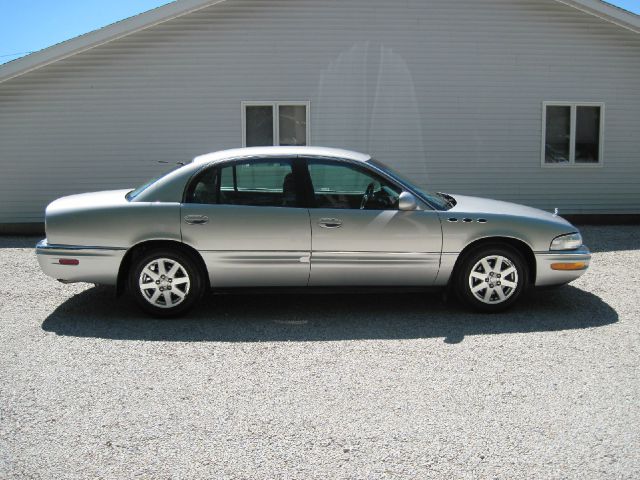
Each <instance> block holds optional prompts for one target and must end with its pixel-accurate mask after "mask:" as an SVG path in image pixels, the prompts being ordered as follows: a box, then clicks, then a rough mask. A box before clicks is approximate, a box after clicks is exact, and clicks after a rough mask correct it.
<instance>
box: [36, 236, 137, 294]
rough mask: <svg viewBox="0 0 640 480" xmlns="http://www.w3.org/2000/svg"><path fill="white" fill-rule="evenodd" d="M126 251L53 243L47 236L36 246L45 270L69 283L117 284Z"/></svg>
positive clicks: (48, 273) (41, 265)
mask: <svg viewBox="0 0 640 480" xmlns="http://www.w3.org/2000/svg"><path fill="white" fill-rule="evenodd" d="M125 253H126V249H124V248H104V247H86V246H76V245H49V243H48V242H47V239H46V238H45V239H44V240H41V241H40V242H38V244H37V245H36V257H37V258H38V263H39V264H40V268H41V269H42V271H43V272H44V273H45V274H46V275H48V276H50V277H53V278H55V279H57V280H60V281H61V282H65V283H75V282H88V283H99V284H102V285H115V284H116V283H117V280H118V270H119V269H120V264H121V263H122V258H123V257H124V255H125ZM61 259H66V260H77V261H78V264H77V265H62V264H60V260H61Z"/></svg>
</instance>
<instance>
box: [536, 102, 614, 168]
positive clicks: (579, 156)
mask: <svg viewBox="0 0 640 480" xmlns="http://www.w3.org/2000/svg"><path fill="white" fill-rule="evenodd" d="M603 152H604V104H603V103H594V102H544V103H543V106H542V160H541V161H542V166H543V167H564V166H572V167H599V166H602V164H603Z"/></svg>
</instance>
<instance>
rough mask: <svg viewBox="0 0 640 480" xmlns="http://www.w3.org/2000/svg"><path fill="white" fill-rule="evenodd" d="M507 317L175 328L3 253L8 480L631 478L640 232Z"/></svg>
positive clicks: (285, 316)
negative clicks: (580, 274) (570, 281)
mask: <svg viewBox="0 0 640 480" xmlns="http://www.w3.org/2000/svg"><path fill="white" fill-rule="evenodd" d="M583 233H584V236H585V238H586V241H587V243H588V244H589V245H590V246H591V247H592V248H593V249H594V251H595V254H594V260H593V266H592V268H591V270H590V271H589V272H588V273H587V274H586V275H585V276H584V277H582V278H581V279H580V280H578V281H576V282H575V283H574V284H572V285H571V286H568V287H564V288H562V289H559V290H555V291H542V292H536V293H534V294H532V295H531V296H530V297H529V298H528V299H526V301H525V302H524V303H522V304H521V305H520V306H519V307H518V308H517V309H516V310H513V311H511V312H508V313H505V314H501V315H498V316H485V315H476V314H471V313H468V312H466V311H465V310H463V309H461V308H459V307H458V306H456V305H450V304H444V303H443V302H442V300H441V299H440V296H439V295H435V294H429V295H415V294H413V295H406V294H396V295H392V294H385V295H352V296H321V295H288V296H285V295H280V296H272V297H269V296H264V295H262V296H261V295H227V296H212V297H209V298H207V300H206V301H205V302H204V303H203V304H202V305H201V306H200V307H199V308H198V309H197V310H196V311H194V312H193V313H192V314H191V315H190V316H189V317H188V318H186V319H184V320H179V321H176V320H171V321H157V320H151V319H148V318H145V317H144V316H142V315H140V314H139V313H138V312H137V311H136V310H135V308H134V306H133V305H132V303H131V302H130V301H128V300H119V301H116V300H115V299H114V297H113V290H111V289H108V288H94V287H92V286H89V285H67V286H65V285H61V284H59V283H57V282H55V281H54V280H51V279H49V278H47V277H45V276H44V275H43V274H42V273H41V272H40V270H39V268H38V266H37V262H36V259H35V256H34V254H33V251H32V249H31V246H32V245H33V244H34V243H35V240H36V239H34V238H16V237H3V238H0V265H1V266H0V273H1V277H0V278H1V279H2V281H1V282H0V318H1V321H0V342H1V346H2V348H1V351H0V478H25V477H27V478H56V479H58V478H114V479H115V478H131V477H143V478H195V477H200V478H204V477H213V478H301V479H309V478H322V479H333V478H431V477H434V478H489V477H491V478H598V479H600V478H638V477H640V406H639V402H638V397H639V393H640V388H639V387H640V380H639V376H638V374H639V373H640V371H639V363H640V356H639V355H638V353H639V352H638V350H639V347H638V346H639V344H640V342H639V340H640V338H639V332H640V325H639V323H638V316H639V314H640V307H639V303H640V273H639V272H640V227H638V226H631V227H585V228H584V229H583Z"/></svg>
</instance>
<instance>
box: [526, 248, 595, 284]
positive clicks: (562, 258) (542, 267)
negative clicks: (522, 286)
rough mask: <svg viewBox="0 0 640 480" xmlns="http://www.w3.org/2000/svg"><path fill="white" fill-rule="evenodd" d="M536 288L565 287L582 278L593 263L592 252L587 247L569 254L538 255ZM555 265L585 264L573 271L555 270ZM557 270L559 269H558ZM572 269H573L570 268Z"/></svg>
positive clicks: (568, 252)
mask: <svg viewBox="0 0 640 480" xmlns="http://www.w3.org/2000/svg"><path fill="white" fill-rule="evenodd" d="M535 257H536V287H547V286H552V285H563V284H565V283H569V282H571V281H573V280H575V279H576V278H578V277H580V276H581V275H583V274H584V272H586V271H587V269H588V268H589V264H590V262H591V252H590V251H589V249H588V248H587V247H585V246H582V247H581V248H580V249H578V250H572V251H567V252H551V251H550V252H544V253H536V254H535ZM555 264H569V265H570V264H584V265H583V266H582V267H579V266H576V267H575V268H576V269H571V270H554V269H553V268H551V266H552V265H555ZM556 268H557V267H556ZM569 268H572V267H569Z"/></svg>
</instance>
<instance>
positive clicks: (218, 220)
mask: <svg viewBox="0 0 640 480" xmlns="http://www.w3.org/2000/svg"><path fill="white" fill-rule="evenodd" d="M295 163H296V161H294V160H293V159H287V158H283V159H250V160H240V161H233V162H227V163H224V164H221V165H216V166H213V167H209V168H207V169H205V170H204V171H201V172H200V173H199V174H198V175H197V176H196V177H195V178H194V179H193V180H192V182H191V183H190V185H189V187H188V188H187V192H186V194H185V202H184V203H183V204H182V207H181V223H182V239H183V241H184V242H185V243H186V244H188V245H191V246H193V247H194V248H195V249H196V250H198V251H199V252H200V253H201V254H202V257H203V258H204V260H205V263H206V265H207V268H208V270H209V277H210V281H211V285H212V287H245V286H252V287H253V286H256V287H267V286H306V285H307V282H308V279H309V258H310V254H311V229H310V225H309V212H308V210H307V208H305V207H299V206H300V205H301V203H300V202H299V198H300V196H299V193H300V192H299V187H298V183H297V182H296V178H297V177H298V176H299V172H298V170H299V168H298V167H296V166H295V165H294V164H295Z"/></svg>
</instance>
